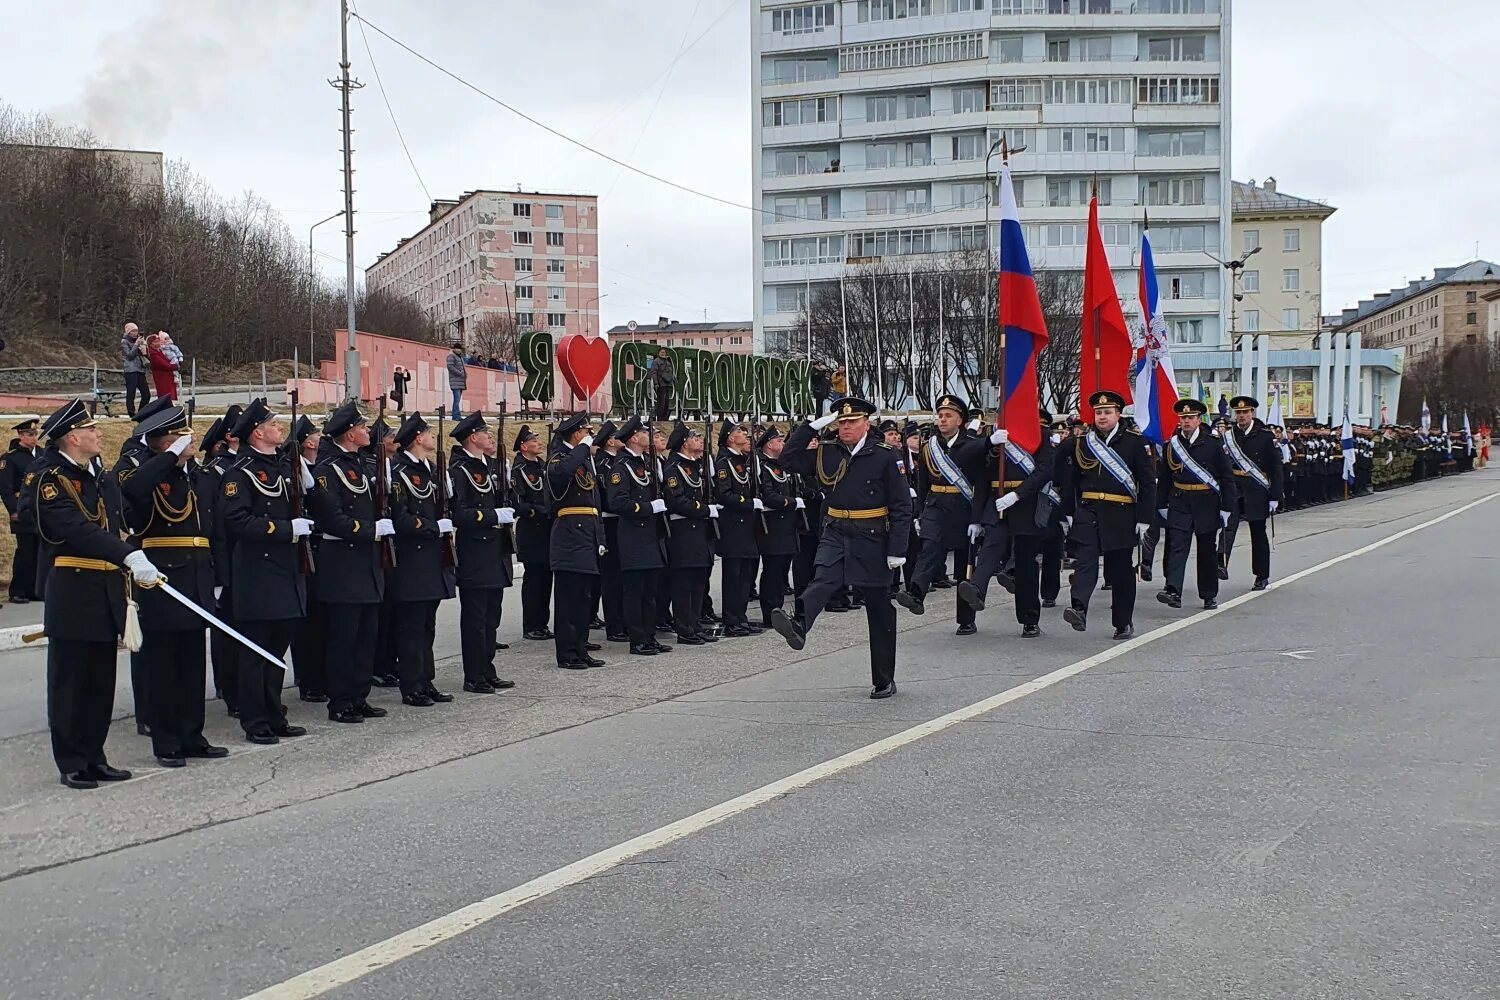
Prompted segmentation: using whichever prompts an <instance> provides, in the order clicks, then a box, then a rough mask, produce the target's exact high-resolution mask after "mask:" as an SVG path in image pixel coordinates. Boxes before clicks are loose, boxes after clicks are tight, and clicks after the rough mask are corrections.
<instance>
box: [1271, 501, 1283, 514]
mask: <svg viewBox="0 0 1500 1000" xmlns="http://www.w3.org/2000/svg"><path fill="white" fill-rule="evenodd" d="M1280 506H1281V501H1280V500H1272V501H1271V513H1272V514H1274V513H1276V511H1277V509H1278V508H1279V507H1280Z"/></svg>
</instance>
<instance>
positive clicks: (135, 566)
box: [125, 551, 161, 587]
mask: <svg viewBox="0 0 1500 1000" xmlns="http://www.w3.org/2000/svg"><path fill="white" fill-rule="evenodd" d="M125 568H126V569H128V570H130V575H131V576H132V577H134V578H135V582H136V583H138V584H140V585H141V586H142V587H154V586H155V585H156V583H157V581H159V580H160V579H161V573H160V572H159V571H158V570H157V568H156V567H155V566H153V565H151V560H150V559H147V558H146V553H144V552H141V551H135V552H132V553H130V555H128V556H126V557H125Z"/></svg>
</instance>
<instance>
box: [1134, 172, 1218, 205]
mask: <svg viewBox="0 0 1500 1000" xmlns="http://www.w3.org/2000/svg"><path fill="white" fill-rule="evenodd" d="M1204 187H1205V185H1204V178H1202V177H1163V178H1160V179H1158V180H1153V181H1147V182H1146V193H1145V202H1146V204H1147V205H1202V204H1203V195H1204Z"/></svg>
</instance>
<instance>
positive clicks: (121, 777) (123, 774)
mask: <svg viewBox="0 0 1500 1000" xmlns="http://www.w3.org/2000/svg"><path fill="white" fill-rule="evenodd" d="M88 771H89V777H90V778H93V779H94V780H95V781H129V780H130V772H129V771H127V770H125V769H124V768H123V767H110V766H109V765H108V764H90V765H89V769H88Z"/></svg>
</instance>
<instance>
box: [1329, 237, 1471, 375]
mask: <svg viewBox="0 0 1500 1000" xmlns="http://www.w3.org/2000/svg"><path fill="white" fill-rule="evenodd" d="M1496 292H1500V265H1496V264H1492V263H1490V262H1489V261H1486V260H1475V261H1470V262H1469V263H1467V264H1464V265H1463V266H1461V267H1440V268H1438V269H1437V270H1436V271H1434V272H1433V275H1432V277H1430V278H1420V279H1418V280H1416V281H1413V282H1410V283H1408V284H1407V285H1406V286H1405V287H1402V288H1394V289H1392V290H1391V291H1389V292H1386V293H1385V294H1384V295H1380V296H1377V297H1375V298H1372V299H1365V300H1363V301H1361V302H1360V303H1359V305H1358V306H1356V307H1354V308H1353V309H1345V310H1344V312H1343V315H1342V316H1340V317H1339V320H1338V326H1337V329H1338V331H1340V332H1346V333H1357V334H1360V335H1362V336H1361V339H1362V340H1363V342H1364V345H1365V346H1366V347H1376V348H1386V349H1390V350H1396V351H1402V352H1404V354H1405V357H1406V361H1407V363H1408V364H1410V363H1413V362H1416V361H1420V360H1422V358H1423V356H1424V355H1426V354H1429V353H1431V352H1433V351H1442V350H1446V349H1447V348H1449V347H1454V346H1456V345H1459V344H1463V343H1470V344H1472V343H1476V342H1477V341H1478V340H1479V339H1480V338H1481V337H1484V336H1487V335H1488V333H1489V330H1490V306H1491V303H1490V301H1489V300H1488V299H1487V296H1489V295H1491V294H1494V293H1496Z"/></svg>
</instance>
